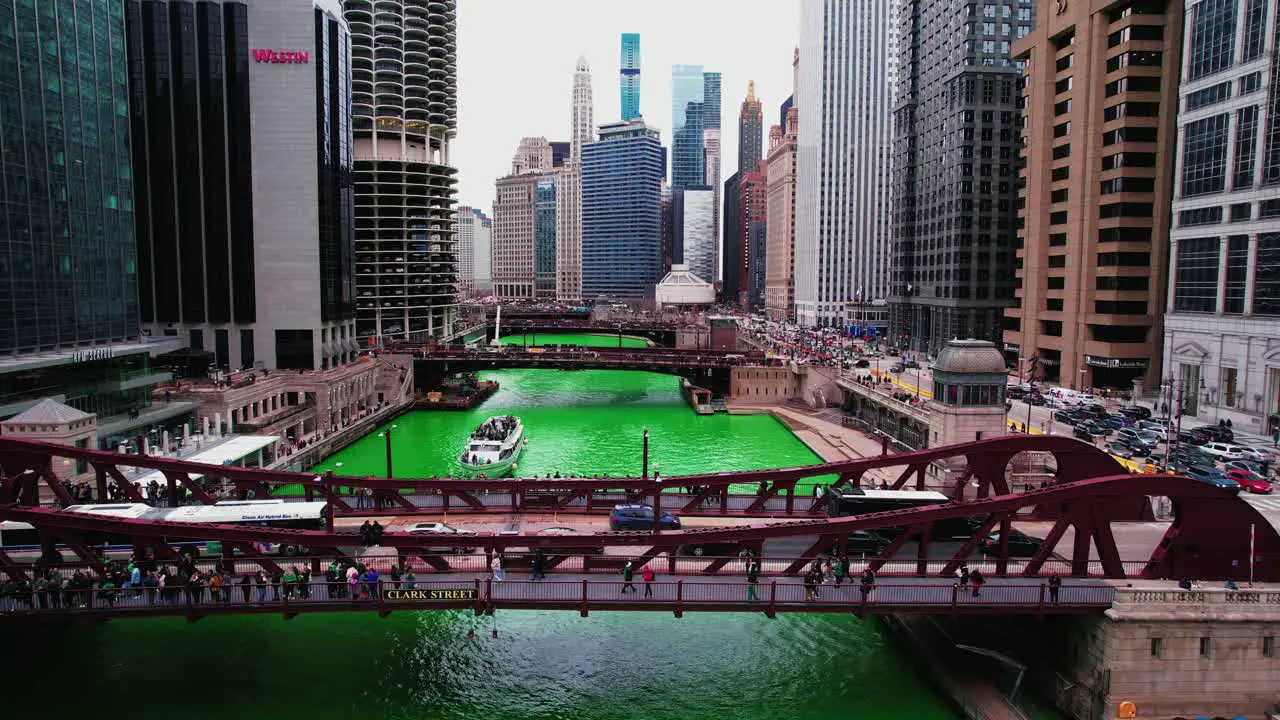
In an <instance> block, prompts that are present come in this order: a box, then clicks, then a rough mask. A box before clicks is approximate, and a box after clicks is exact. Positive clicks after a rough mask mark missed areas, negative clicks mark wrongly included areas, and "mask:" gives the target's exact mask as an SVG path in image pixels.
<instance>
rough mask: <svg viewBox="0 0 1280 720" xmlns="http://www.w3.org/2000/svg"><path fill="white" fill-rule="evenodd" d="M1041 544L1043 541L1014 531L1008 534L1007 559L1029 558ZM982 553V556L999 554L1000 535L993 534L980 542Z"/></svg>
mask: <svg viewBox="0 0 1280 720" xmlns="http://www.w3.org/2000/svg"><path fill="white" fill-rule="evenodd" d="M1043 544H1044V541H1043V540H1041V539H1040V538H1036V537H1031V536H1030V535H1027V534H1026V533H1023V532H1021V531H1018V530H1014V531H1012V532H1010V533H1009V557H1031V556H1032V555H1035V554H1036V551H1038V550H1039V549H1040V546H1041V545H1043ZM982 553H983V554H984V555H999V554H1000V533H998V532H993V533H991V534H990V535H988V536H987V537H986V538H985V539H984V540H983V541H982Z"/></svg>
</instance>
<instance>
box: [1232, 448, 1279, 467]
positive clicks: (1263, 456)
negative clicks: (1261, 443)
mask: <svg viewBox="0 0 1280 720" xmlns="http://www.w3.org/2000/svg"><path fill="white" fill-rule="evenodd" d="M1236 448H1237V449H1238V450H1239V451H1240V458H1241V459H1242V460H1251V461H1253V462H1257V463H1260V462H1271V459H1272V458H1271V453H1268V452H1265V451H1264V450H1261V449H1259V448H1252V447H1247V446H1245V445H1237V446H1236Z"/></svg>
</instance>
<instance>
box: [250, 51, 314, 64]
mask: <svg viewBox="0 0 1280 720" xmlns="http://www.w3.org/2000/svg"><path fill="white" fill-rule="evenodd" d="M251 52H252V53H253V61H254V62H260V63H294V64H299V65H304V64H306V63H308V62H310V61H311V53H309V52H305V51H303V50H268V49H262V48H255V49H253V50H251Z"/></svg>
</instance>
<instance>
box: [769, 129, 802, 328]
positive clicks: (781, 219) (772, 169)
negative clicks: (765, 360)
mask: <svg viewBox="0 0 1280 720" xmlns="http://www.w3.org/2000/svg"><path fill="white" fill-rule="evenodd" d="M799 114H800V112H799V109H798V108H796V107H794V106H793V107H791V108H790V109H788V111H787V129H786V132H785V133H784V132H783V130H782V128H781V127H779V126H777V125H775V126H773V128H771V129H770V131H769V159H768V160H767V161H766V162H767V170H766V172H765V182H766V183H767V184H768V189H767V191H766V192H767V203H768V208H767V210H766V213H765V214H766V216H767V219H768V229H767V238H766V241H765V245H766V251H765V277H764V280H765V289H764V305H765V312H766V314H768V316H769V319H771V320H775V321H777V320H790V319H792V318H794V317H795V282H794V279H793V278H794V276H795V265H796V253H795V233H796V130H797V128H798V123H799Z"/></svg>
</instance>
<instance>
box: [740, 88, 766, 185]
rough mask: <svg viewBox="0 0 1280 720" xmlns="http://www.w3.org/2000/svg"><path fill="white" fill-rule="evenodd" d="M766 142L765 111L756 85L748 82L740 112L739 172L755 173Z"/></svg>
mask: <svg viewBox="0 0 1280 720" xmlns="http://www.w3.org/2000/svg"><path fill="white" fill-rule="evenodd" d="M763 141H764V109H763V107H762V106H761V105H760V101H759V100H758V99H757V98H756V83H755V81H754V80H749V81H747V97H746V99H745V100H743V101H742V109H741V110H740V111H739V112H738V172H740V173H743V174H744V175H745V174H746V173H749V172H755V170H756V168H757V167H759V165H760V159H761V152H762V151H761V143H762V142H763Z"/></svg>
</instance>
